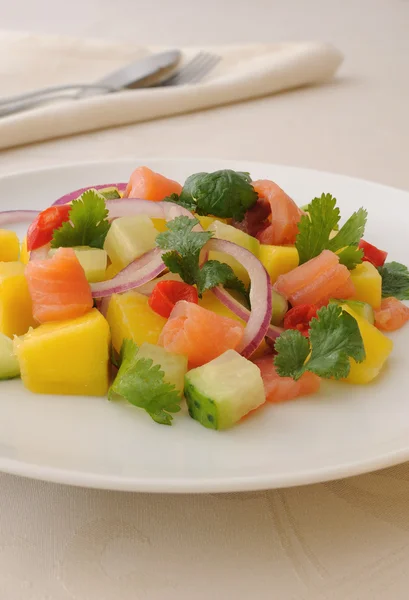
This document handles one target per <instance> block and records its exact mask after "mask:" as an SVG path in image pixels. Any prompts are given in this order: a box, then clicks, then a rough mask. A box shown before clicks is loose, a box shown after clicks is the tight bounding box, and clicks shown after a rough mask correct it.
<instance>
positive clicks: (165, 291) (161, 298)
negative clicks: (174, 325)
mask: <svg viewBox="0 0 409 600" xmlns="http://www.w3.org/2000/svg"><path fill="white" fill-rule="evenodd" d="M179 300H186V301H187V302H193V303H194V304H198V294H197V289H196V288H195V287H194V286H193V285H188V284H187V283H183V282H182V281H159V283H157V284H156V285H155V287H154V288H153V292H152V294H151V295H150V297H149V306H150V307H151V309H152V310H154V311H155V312H156V313H158V315H161V316H162V317H165V318H166V319H167V318H168V317H169V315H170V313H171V312H172V310H173V308H174V306H175V304H176V302H179Z"/></svg>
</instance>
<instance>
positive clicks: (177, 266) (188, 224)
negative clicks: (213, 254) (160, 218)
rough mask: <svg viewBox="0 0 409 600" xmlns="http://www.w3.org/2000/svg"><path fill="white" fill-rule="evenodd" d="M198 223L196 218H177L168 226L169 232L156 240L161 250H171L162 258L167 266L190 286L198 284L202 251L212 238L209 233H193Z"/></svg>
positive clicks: (160, 235) (165, 232)
mask: <svg viewBox="0 0 409 600" xmlns="http://www.w3.org/2000/svg"><path fill="white" fill-rule="evenodd" d="M198 223H199V221H198V220H197V219H194V218H189V217H185V216H182V217H176V219H173V221H170V222H169V223H168V224H167V227H168V231H164V232H163V233H160V234H159V235H158V237H157V238H156V243H157V245H158V246H159V248H161V249H162V250H169V252H166V253H165V254H164V255H163V257H162V259H163V262H164V263H165V265H166V266H167V267H168V269H169V270H170V271H172V273H178V274H179V275H180V276H181V278H182V279H183V281H184V282H185V283H188V284H189V285H194V284H195V283H197V282H198V279H199V257H200V251H201V250H202V248H203V246H204V245H205V244H206V243H207V242H208V241H209V240H210V238H211V237H212V234H211V233H210V232H208V231H192V230H193V227H194V226H195V225H197V224H198Z"/></svg>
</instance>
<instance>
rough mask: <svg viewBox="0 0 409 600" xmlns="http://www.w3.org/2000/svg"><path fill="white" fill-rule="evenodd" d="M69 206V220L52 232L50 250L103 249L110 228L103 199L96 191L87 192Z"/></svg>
mask: <svg viewBox="0 0 409 600" xmlns="http://www.w3.org/2000/svg"><path fill="white" fill-rule="evenodd" d="M71 206H72V208H71V210H70V213H69V218H70V220H69V221H66V222H65V223H63V224H62V226H61V227H60V228H59V229H56V230H55V231H54V235H53V239H52V241H51V246H52V248H59V247H68V248H70V247H75V246H91V247H92V248H103V246H104V241H105V238H106V235H107V233H108V230H109V227H110V224H109V222H108V210H107V208H106V205H105V198H104V197H103V196H102V195H101V194H99V193H98V192H97V191H96V190H88V191H86V192H84V193H83V194H82V196H80V197H79V198H78V199H77V200H74V201H73V203H72V205H71Z"/></svg>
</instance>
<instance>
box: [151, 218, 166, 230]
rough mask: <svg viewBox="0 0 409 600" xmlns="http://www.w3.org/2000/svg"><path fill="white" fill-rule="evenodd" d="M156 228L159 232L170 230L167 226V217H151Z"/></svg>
mask: <svg viewBox="0 0 409 600" xmlns="http://www.w3.org/2000/svg"><path fill="white" fill-rule="evenodd" d="M151 221H152V223H153V226H154V228H155V229H156V230H157V231H158V232H159V233H162V232H163V231H168V228H167V226H166V219H151Z"/></svg>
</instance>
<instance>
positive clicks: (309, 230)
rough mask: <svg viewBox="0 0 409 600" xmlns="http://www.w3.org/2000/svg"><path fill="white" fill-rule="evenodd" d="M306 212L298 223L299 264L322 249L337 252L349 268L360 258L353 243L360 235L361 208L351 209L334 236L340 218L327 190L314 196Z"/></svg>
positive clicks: (363, 220) (362, 224) (363, 213)
mask: <svg viewBox="0 0 409 600" xmlns="http://www.w3.org/2000/svg"><path fill="white" fill-rule="evenodd" d="M307 211H308V213H309V216H308V215H304V216H302V217H301V220H300V222H299V224H298V231H299V233H298V235H297V239H296V244H295V245H296V247H297V250H298V254H299V256H300V264H303V263H305V262H307V261H308V260H311V258H314V257H315V256H318V255H319V254H321V252H322V251H323V250H325V249H328V250H332V252H336V253H339V257H340V262H341V264H344V265H345V266H347V267H348V268H349V269H353V268H354V267H355V266H356V265H358V264H360V263H361V262H362V258H363V252H362V251H361V250H360V249H359V248H358V247H357V246H358V244H359V241H360V239H361V238H362V236H363V233H364V229H365V224H366V219H367V212H366V210H364V209H363V208H360V209H359V210H358V211H356V212H354V213H353V214H352V215H351V217H350V218H349V219H348V220H347V221H346V223H345V224H344V225H343V226H342V227H341V229H339V231H338V233H337V234H336V235H335V236H334V237H332V238H331V237H330V236H331V233H332V232H333V231H335V230H336V229H337V228H338V223H339V220H340V213H339V208H337V206H336V199H335V198H334V197H333V196H332V195H331V194H322V196H321V197H320V198H314V199H313V200H312V201H311V203H310V204H309V205H308V207H307Z"/></svg>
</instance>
